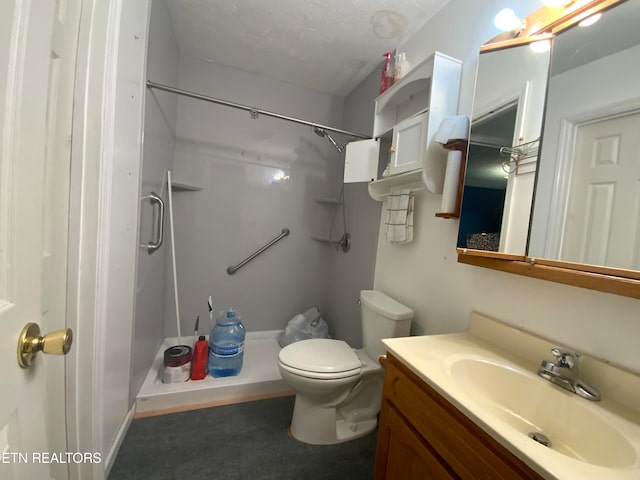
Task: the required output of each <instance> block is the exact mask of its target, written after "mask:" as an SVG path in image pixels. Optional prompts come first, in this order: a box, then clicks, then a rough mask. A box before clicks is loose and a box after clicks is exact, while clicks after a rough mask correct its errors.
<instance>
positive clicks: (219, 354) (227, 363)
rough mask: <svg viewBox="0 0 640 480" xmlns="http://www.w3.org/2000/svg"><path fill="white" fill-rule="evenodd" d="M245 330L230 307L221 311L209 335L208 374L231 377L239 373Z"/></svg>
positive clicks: (242, 356)
mask: <svg viewBox="0 0 640 480" xmlns="http://www.w3.org/2000/svg"><path fill="white" fill-rule="evenodd" d="M244 337H245V331H244V326H243V325H242V322H241V321H240V316H239V315H238V313H237V312H236V311H235V310H234V309H232V308H230V309H229V310H227V311H226V312H225V311H221V312H220V314H219V315H218V318H216V324H215V325H214V326H213V329H212V330H211V335H209V374H210V375H211V376H212V377H231V376H233V375H237V374H238V373H240V370H241V369H242V360H243V358H244Z"/></svg>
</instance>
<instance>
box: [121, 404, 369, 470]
mask: <svg viewBox="0 0 640 480" xmlns="http://www.w3.org/2000/svg"><path fill="white" fill-rule="evenodd" d="M293 402H294V397H282V398H273V399H269V400H260V401H256V402H248V403H241V404H237V405H228V406H223V407H215V408H207V409H202V410H193V411H190V412H182V413H175V414H171V415H163V416H159V417H150V418H141V419H138V420H134V421H133V422H132V424H131V427H130V428H129V431H128V432H127V435H126V437H125V439H124V442H123V443H122V447H121V448H120V453H119V454H118V456H117V458H116V461H115V463H114V465H113V468H112V470H111V474H110V475H109V480H132V479H135V480H146V479H149V480H168V479H186V480H199V479H207V480H217V479H225V480H235V479H251V480H258V479H260V480H262V479H278V480H286V479H295V480H321V479H331V480H335V479H338V480H342V479H345V480H360V479H363V480H364V479H367V480H370V479H371V478H372V477H373V463H374V457H375V447H376V433H377V431H374V432H372V433H370V434H369V435H367V436H365V437H362V438H359V439H357V440H353V441H351V442H347V443H342V444H338V445H327V446H314V445H306V444H304V443H300V442H298V441H297V440H295V439H293V438H292V437H290V436H289V434H288V431H287V429H288V426H289V423H290V422H291V414H292V413H293Z"/></svg>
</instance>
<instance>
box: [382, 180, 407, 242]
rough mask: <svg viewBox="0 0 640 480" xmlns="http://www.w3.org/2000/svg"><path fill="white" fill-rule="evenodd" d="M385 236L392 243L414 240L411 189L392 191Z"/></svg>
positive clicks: (389, 199)
mask: <svg viewBox="0 0 640 480" xmlns="http://www.w3.org/2000/svg"><path fill="white" fill-rule="evenodd" d="M387 213H388V215H387V222H386V226H387V229H386V232H385V236H386V238H387V240H389V241H390V242H392V243H409V242H411V241H412V240H413V193H412V192H411V189H409V188H402V189H400V188H399V189H392V190H391V191H390V193H389V198H388V205H387Z"/></svg>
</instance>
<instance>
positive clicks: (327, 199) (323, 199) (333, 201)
mask: <svg viewBox="0 0 640 480" xmlns="http://www.w3.org/2000/svg"><path fill="white" fill-rule="evenodd" d="M315 201H316V202H318V203H321V204H323V205H341V204H342V201H340V199H339V198H331V197H318V198H316V199H315Z"/></svg>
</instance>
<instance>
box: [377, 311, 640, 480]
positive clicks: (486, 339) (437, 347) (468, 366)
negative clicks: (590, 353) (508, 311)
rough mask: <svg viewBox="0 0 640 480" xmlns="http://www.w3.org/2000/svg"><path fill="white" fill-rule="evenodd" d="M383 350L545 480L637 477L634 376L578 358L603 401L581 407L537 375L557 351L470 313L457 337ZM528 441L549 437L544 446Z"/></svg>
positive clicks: (638, 392) (393, 342) (639, 424)
mask: <svg viewBox="0 0 640 480" xmlns="http://www.w3.org/2000/svg"><path fill="white" fill-rule="evenodd" d="M383 343H384V345H385V347H386V349H387V351H388V352H389V353H391V354H392V355H393V356H394V357H396V358H398V359H399V360H401V361H402V362H403V363H404V364H405V365H406V366H407V367H408V368H409V369H410V370H411V371H413V372H414V373H415V374H416V375H418V376H419V377H420V378H421V379H422V380H424V381H425V382H426V383H427V384H429V385H430V386H431V387H433V388H434V389H435V390H437V391H438V392H439V393H440V394H441V395H443V396H444V397H445V398H446V399H447V400H449V401H450V402H451V403H452V404H453V405H454V406H455V407H456V408H458V409H459V410H460V411H461V412H462V413H464V414H465V415H466V416H467V417H468V418H469V419H470V420H472V421H473V422H474V423H476V424H477V425H478V426H480V427H481V428H482V429H483V430H485V431H486V432H487V433H488V434H489V435H491V436H492V437H493V438H495V439H496V440H497V441H498V442H500V443H501V444H502V445H503V446H505V447H506V448H507V449H508V450H509V451H511V452H512V453H513V454H514V455H516V456H517V457H518V458H520V459H521V460H522V461H523V462H525V463H526V464H527V465H529V466H530V467H531V468H532V469H534V470H535V471H536V472H538V473H539V474H540V475H542V476H543V477H545V478H550V479H574V478H575V479H578V478H584V479H587V478H588V479H596V478H597V479H598V480H604V479H612V480H613V479H615V480H618V479H619V480H623V479H624V480H631V479H634V480H637V479H638V478H640V411H638V410H637V408H638V405H640V376H638V375H635V374H634V373H630V372H626V371H623V370H620V369H618V368H616V367H612V366H611V365H608V364H606V363H605V362H601V361H598V360H595V359H593V358H589V357H586V358H585V357H582V358H581V362H582V361H583V358H584V359H585V361H584V362H583V363H582V364H581V374H582V373H584V374H585V375H586V373H587V372H589V373H591V376H590V377H589V378H588V380H589V382H590V383H592V384H593V385H595V386H596V387H597V388H599V389H600V391H601V393H602V401H601V402H592V401H589V400H586V399H583V398H581V397H579V396H578V395H575V394H573V393H571V392H567V391H565V390H563V389H561V388H559V387H557V386H555V385H552V384H551V383H550V382H548V381H546V380H544V379H542V378H540V377H538V376H537V375H536V372H537V368H538V365H539V364H540V361H541V360H543V359H548V358H549V356H550V354H549V353H548V352H549V350H548V348H550V346H551V347H552V346H557V345H554V344H552V343H551V342H548V341H546V340H544V339H540V338H539V337H536V336H534V335H532V334H529V333H527V332H523V331H521V330H518V329H515V328H513V327H510V326H507V325H505V324H502V323H500V322H497V321H495V320H492V319H489V318H488V317H483V316H481V315H479V314H477V313H473V314H472V319H471V323H470V329H469V331H467V332H464V333H456V334H446V335H427V336H418V337H405V338H392V339H386V340H383ZM505 347H506V348H505ZM583 367H584V368H583ZM614 399H615V401H614ZM530 432H531V433H533V432H540V433H543V434H544V435H546V436H547V437H548V438H549V440H550V441H551V447H546V446H543V445H541V444H540V443H538V442H536V441H534V440H533V439H532V438H530V437H529V435H528V434H529V433H530Z"/></svg>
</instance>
